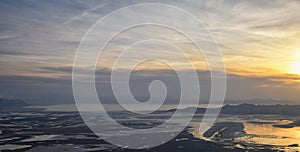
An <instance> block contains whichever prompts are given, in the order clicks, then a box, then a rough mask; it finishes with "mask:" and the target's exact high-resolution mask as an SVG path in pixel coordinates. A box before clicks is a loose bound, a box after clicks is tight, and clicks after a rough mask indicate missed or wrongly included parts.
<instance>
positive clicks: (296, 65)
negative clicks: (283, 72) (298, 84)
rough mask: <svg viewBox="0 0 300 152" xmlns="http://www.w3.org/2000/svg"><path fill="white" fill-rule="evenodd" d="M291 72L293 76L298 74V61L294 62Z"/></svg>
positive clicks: (299, 68)
mask: <svg viewBox="0 0 300 152" xmlns="http://www.w3.org/2000/svg"><path fill="white" fill-rule="evenodd" d="M292 72H293V73H295V74H300V61H298V62H295V63H294V64H293V65H292Z"/></svg>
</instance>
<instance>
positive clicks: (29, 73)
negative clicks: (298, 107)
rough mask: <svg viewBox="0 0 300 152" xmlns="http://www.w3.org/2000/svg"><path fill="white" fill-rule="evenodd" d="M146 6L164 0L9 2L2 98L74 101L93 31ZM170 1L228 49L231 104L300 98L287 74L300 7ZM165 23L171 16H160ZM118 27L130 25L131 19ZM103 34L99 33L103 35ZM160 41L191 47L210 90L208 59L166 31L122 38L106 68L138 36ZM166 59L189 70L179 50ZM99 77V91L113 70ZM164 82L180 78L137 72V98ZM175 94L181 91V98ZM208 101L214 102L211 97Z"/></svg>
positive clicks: (1, 10) (2, 7)
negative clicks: (75, 74) (112, 16)
mask: <svg viewBox="0 0 300 152" xmlns="http://www.w3.org/2000/svg"><path fill="white" fill-rule="evenodd" d="M143 2H160V1H156V0H152V1H135V0H132V1H127V0H124V1H121V2H120V1H71V0H70V1H55V0H54V1H47V2H45V1H43V2H41V1H35V0H33V1H21V2H14V1H1V2H0V14H1V20H0V54H1V56H0V70H1V74H0V84H1V86H0V91H1V94H7V95H12V96H17V97H20V98H25V99H28V100H29V101H32V102H33V103H37V104H53V103H65V102H66V103H69V102H73V97H72V88H71V71H72V67H71V65H72V64H73V58H74V54H75V51H76V48H77V46H78V44H79V42H80V40H81V38H82V37H83V35H84V34H85V32H86V31H87V30H88V29H89V28H90V27H91V25H93V24H94V23H95V22H96V21H97V20H99V19H101V18H102V17H103V16H105V15H106V14H108V13H110V12H112V11H114V10H116V9H118V8H121V7H124V6H128V5H131V4H138V3H143ZM163 3H165V4H171V5H175V6H178V7H180V8H183V9H186V10H187V11H189V12H191V13H192V14H193V15H195V16H196V17H198V18H199V19H201V20H202V21H203V23H204V24H205V26H206V27H207V28H208V29H209V30H210V31H211V33H212V35H213V37H214V38H215V39H216V40H217V42H218V43H219V45H220V46H221V50H222V53H223V55H224V61H225V64H226V67H227V71H228V74H229V77H228V93H227V99H232V100H233V99H249V98H252V97H255V98H278V99H289V100H297V99H298V98H299V95H298V93H297V92H299V77H298V76H297V75H290V74H286V73H287V71H286V70H285V67H287V66H289V61H290V60H291V59H292V58H293V54H294V52H295V51H297V49H298V50H299V48H300V44H299V42H298V40H299V37H300V31H299V28H298V27H299V25H300V13H295V12H298V10H299V7H300V2H299V1H297V0H290V1H280V0H274V1H268V0H254V1H238V0H213V1H195V0H189V1H179V0H178V1H177V0H175V1H174V0H168V1H164V2H163ZM150 11H151V10H150ZM153 15H155V11H153ZM141 16H143V14H136V13H134V12H131V13H128V14H123V17H124V18H123V19H126V18H133V17H136V18H138V17H141ZM157 17H161V18H165V16H162V15H160V14H157ZM125 21H126V20H125ZM116 22H117V23H118V22H120V23H122V22H124V20H119V21H116ZM106 30H108V31H113V30H114V28H113V27H112V26H111V27H109V28H107V29H106ZM193 32H201V31H193ZM153 33H155V34H153ZM99 34H101V33H94V35H95V36H97V35H99ZM153 35H155V36H157V37H160V38H165V39H172V40H173V42H175V43H176V44H178V45H180V46H182V47H184V48H186V49H185V51H187V52H188V53H189V55H190V56H191V58H193V61H194V62H195V63H197V64H196V65H197V67H199V69H198V70H199V75H200V78H201V79H202V81H201V82H203V83H204V84H205V85H208V82H209V81H208V78H207V73H208V72H207V71H206V70H207V69H205V68H202V67H205V66H204V65H205V63H204V64H202V62H204V61H203V60H201V59H202V58H201V57H198V56H196V55H195V52H196V51H195V50H194V49H193V47H192V46H191V45H190V44H189V43H187V42H186V40H185V39H184V38H181V37H178V34H176V33H175V34H174V32H173V33H172V32H170V31H169V30H166V29H163V28H160V29H159V28H156V29H154V28H150V30H146V31H143V30H142V29H138V28H137V29H135V30H132V31H129V34H128V33H127V35H126V34H123V35H120V36H121V37H120V38H119V39H118V40H116V41H115V43H113V47H111V49H110V50H108V51H107V53H106V56H104V59H105V60H103V62H106V63H111V62H112V61H113V59H114V58H115V57H116V56H117V55H118V53H119V52H120V48H123V47H124V46H126V45H128V44H129V43H130V42H134V40H136V38H138V37H140V36H142V37H144V38H148V37H151V36H153ZM199 39H201V40H205V39H206V38H199ZM101 40H102V39H97V40H95V42H97V41H101ZM209 44H210V43H208V45H209ZM145 46H146V45H145ZM153 48H155V47H146V48H145V49H144V52H142V53H141V54H147V53H148V54H150V55H151V52H152V51H151V49H152V50H153ZM155 49H156V50H158V49H157V48H155ZM146 52H147V53H146ZM153 52H156V53H157V52H158V51H153ZM158 55H161V56H163V55H164V56H166V57H168V56H169V59H170V60H173V61H177V62H178V63H179V64H183V63H182V62H179V61H181V60H180V58H178V57H177V56H176V54H175V53H174V51H172V50H169V49H168V48H164V49H163V50H162V51H161V52H160V54H159V53H158ZM137 56H138V53H137V54H136V56H132V57H131V58H129V61H134V58H135V57H137ZM101 61H102V60H101ZM200 62H201V64H200ZM127 63H129V62H127ZM103 67H106V66H103ZM103 67H98V68H103ZM108 67H109V66H108ZM108 67H106V68H108ZM85 68H89V67H82V72H84V69H85ZM97 72H98V75H99V79H98V81H97V82H99V83H100V85H99V86H106V85H107V82H108V81H107V80H108V78H109V70H108V69H100V70H98V71H97ZM203 75H204V76H203ZM158 78H162V79H166V80H168V82H169V83H171V82H173V81H174V82H175V80H176V77H174V75H173V73H172V72H171V71H168V70H166V69H163V68H162V69H161V70H159V69H150V70H147V69H143V70H140V71H136V73H135V80H137V81H136V85H135V86H134V90H136V91H137V92H138V93H136V96H139V95H141V96H139V97H138V98H139V99H141V100H145V99H147V90H146V89H147V87H146V86H147V83H146V82H149V81H150V80H153V79H158ZM101 83H103V84H101ZM205 85H204V86H205ZM171 86H172V85H171ZM100 89H101V88H100ZM103 89H105V88H103ZM206 90H208V88H206ZM175 92H176V89H174V91H173V95H174V94H176V93H175ZM144 95H145V96H144ZM105 96H106V98H107V100H110V99H111V97H110V96H111V94H109V93H108V94H107V95H105ZM170 98H171V97H170ZM204 98H208V97H207V95H205V96H204Z"/></svg>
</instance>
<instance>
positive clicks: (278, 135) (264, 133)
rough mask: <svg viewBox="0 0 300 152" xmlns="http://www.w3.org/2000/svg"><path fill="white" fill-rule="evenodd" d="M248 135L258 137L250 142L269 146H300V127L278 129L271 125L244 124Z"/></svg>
mask: <svg viewBox="0 0 300 152" xmlns="http://www.w3.org/2000/svg"><path fill="white" fill-rule="evenodd" d="M244 126H245V131H246V133H247V134H253V135H257V136H254V137H252V138H251V139H250V140H251V141H253V142H256V143H261V144H268V145H278V146H279V145H292V144H298V145H300V127H294V128H277V127H274V126H273V125H271V124H250V123H244Z"/></svg>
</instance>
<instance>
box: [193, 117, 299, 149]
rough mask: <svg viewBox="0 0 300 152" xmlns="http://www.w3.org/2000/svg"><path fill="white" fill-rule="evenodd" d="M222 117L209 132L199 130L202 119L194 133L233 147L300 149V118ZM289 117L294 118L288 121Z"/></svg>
mask: <svg viewBox="0 0 300 152" xmlns="http://www.w3.org/2000/svg"><path fill="white" fill-rule="evenodd" d="M221 117H222V118H221V119H218V120H217V121H216V123H215V124H214V126H213V127H212V128H211V129H209V130H208V131H207V132H206V133H205V134H201V133H199V132H197V130H198V129H199V122H201V120H200V121H199V120H198V121H194V122H192V123H190V127H191V129H190V132H191V133H192V134H193V135H194V136H195V137H197V138H200V139H203V140H206V141H210V142H217V143H220V144H222V145H224V147H229V148H230V147H238V148H240V149H245V150H251V149H252V150H253V149H256V150H262V149H273V150H275V151H287V152H291V151H292V152H293V151H300V147H299V146H300V126H299V123H295V122H300V121H299V118H294V117H293V118H292V117H288V116H281V117H279V116H271V115H270V116H268V115H247V116H246V115H245V116H238V117H235V116H231V115H226V116H224V115H223V116H222V115H221ZM287 118H288V119H290V120H284V119H287Z"/></svg>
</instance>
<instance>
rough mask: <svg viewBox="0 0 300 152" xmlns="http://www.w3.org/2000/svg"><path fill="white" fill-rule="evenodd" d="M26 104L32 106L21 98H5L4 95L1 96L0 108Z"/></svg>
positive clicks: (17, 106)
mask: <svg viewBox="0 0 300 152" xmlns="http://www.w3.org/2000/svg"><path fill="white" fill-rule="evenodd" d="M25 106H30V105H29V104H28V103H26V102H25V101H23V100H20V99H11V98H3V97H2V98H0V109H5V108H20V107H25Z"/></svg>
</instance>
